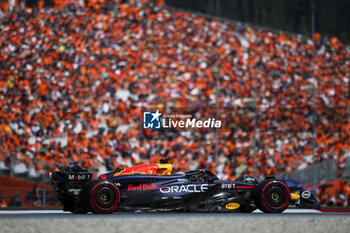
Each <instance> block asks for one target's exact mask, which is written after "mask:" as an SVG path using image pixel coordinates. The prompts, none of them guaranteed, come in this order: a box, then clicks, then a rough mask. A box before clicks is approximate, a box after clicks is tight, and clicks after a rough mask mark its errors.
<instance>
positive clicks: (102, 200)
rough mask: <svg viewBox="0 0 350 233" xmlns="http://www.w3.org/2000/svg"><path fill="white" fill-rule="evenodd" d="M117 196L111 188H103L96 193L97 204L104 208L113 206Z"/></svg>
mask: <svg viewBox="0 0 350 233" xmlns="http://www.w3.org/2000/svg"><path fill="white" fill-rule="evenodd" d="M115 201H116V195H115V193H114V191H113V190H112V189H111V188H110V187H102V188H100V189H99V190H98V191H97V192H96V202H97V204H98V205H99V206H100V207H102V208H109V207H111V206H113V204H114V203H115Z"/></svg>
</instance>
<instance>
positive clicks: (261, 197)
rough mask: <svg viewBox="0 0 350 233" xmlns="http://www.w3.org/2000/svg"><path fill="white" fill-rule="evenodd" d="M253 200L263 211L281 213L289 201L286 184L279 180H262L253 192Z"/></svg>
mask: <svg viewBox="0 0 350 233" xmlns="http://www.w3.org/2000/svg"><path fill="white" fill-rule="evenodd" d="M254 196H255V202H256V205H257V206H258V208H259V209H260V210H261V211H263V212H264V213H281V212H283V211H284V210H285V209H287V207H288V205H289V202H290V191H289V188H288V186H287V185H286V184H285V183H283V182H282V181H280V180H276V179H267V180H264V181H262V182H261V183H260V184H259V185H258V187H257V188H256V190H255V192H254Z"/></svg>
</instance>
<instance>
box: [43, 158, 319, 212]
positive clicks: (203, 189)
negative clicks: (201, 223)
mask: <svg viewBox="0 0 350 233" xmlns="http://www.w3.org/2000/svg"><path fill="white" fill-rule="evenodd" d="M59 170H60V171H58V172H53V173H51V174H50V176H51V180H52V184H53V186H54V189H55V192H56V193H57V197H58V199H59V200H60V201H61V202H62V204H63V209H64V211H71V212H73V213H87V212H93V213H98V214H110V213H113V212H122V211H192V212H243V213H250V212H252V211H254V210H256V209H257V208H258V209H260V210H261V211H263V212H265V213H280V212H283V211H284V210H285V209H286V208H287V207H288V206H289V204H294V205H296V206H297V207H300V208H310V209H317V208H320V204H319V202H318V201H317V199H316V198H315V197H314V196H313V195H312V194H311V193H310V192H309V191H304V192H302V193H301V195H300V196H299V195H297V194H293V193H290V191H289V188H288V187H287V185H286V184H285V183H283V182H282V181H280V180H278V179H275V178H274V177H267V178H266V179H265V180H263V181H262V182H260V183H259V182H258V181H257V180H256V179H255V178H254V177H252V176H247V175H245V176H241V177H239V178H238V179H236V180H234V181H220V180H219V179H218V177H217V176H216V175H214V174H213V173H212V172H210V171H208V170H205V169H199V170H193V171H187V172H183V173H175V174H172V165H171V164H169V163H168V162H167V160H163V161H162V160H161V162H160V163H159V164H142V165H137V166H134V167H130V168H126V169H124V170H120V171H115V172H110V173H107V174H104V175H101V176H100V177H99V178H98V179H96V180H93V181H91V180H92V173H91V172H89V171H88V170H86V169H82V168H80V167H79V166H70V167H59Z"/></svg>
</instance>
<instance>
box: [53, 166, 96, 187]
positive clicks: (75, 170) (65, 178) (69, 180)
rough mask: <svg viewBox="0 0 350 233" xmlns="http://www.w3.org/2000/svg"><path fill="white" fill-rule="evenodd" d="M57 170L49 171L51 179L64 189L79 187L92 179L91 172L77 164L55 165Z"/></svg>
mask: <svg viewBox="0 0 350 233" xmlns="http://www.w3.org/2000/svg"><path fill="white" fill-rule="evenodd" d="M57 168H58V169H59V170H60V171H59V172H52V173H50V177H51V181H52V183H53V184H57V185H59V186H60V188H61V189H62V188H64V189H76V188H77V189H80V188H82V187H83V186H85V185H86V184H88V183H89V182H90V181H91V179H92V172H90V171H89V170H87V169H84V168H81V167H79V166H77V165H75V166H69V167H57Z"/></svg>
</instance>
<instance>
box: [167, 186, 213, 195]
mask: <svg viewBox="0 0 350 233" xmlns="http://www.w3.org/2000/svg"><path fill="white" fill-rule="evenodd" d="M207 189H208V184H202V185H201V186H200V187H199V186H197V185H194V184H189V185H174V186H169V187H163V188H160V192H161V193H182V192H185V193H200V192H205V191H206V190H207Z"/></svg>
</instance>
